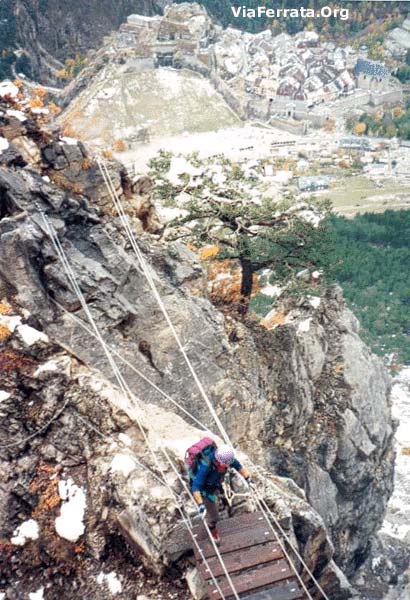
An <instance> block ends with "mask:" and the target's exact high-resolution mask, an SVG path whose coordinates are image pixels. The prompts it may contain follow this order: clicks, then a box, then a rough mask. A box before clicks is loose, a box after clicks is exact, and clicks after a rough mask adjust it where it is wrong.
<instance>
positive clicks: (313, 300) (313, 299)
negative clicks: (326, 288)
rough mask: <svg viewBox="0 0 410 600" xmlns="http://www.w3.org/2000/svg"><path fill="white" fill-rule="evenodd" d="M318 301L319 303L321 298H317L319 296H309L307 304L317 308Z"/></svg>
mask: <svg viewBox="0 0 410 600" xmlns="http://www.w3.org/2000/svg"><path fill="white" fill-rule="evenodd" d="M320 303H321V299H320V298H319V296H310V298H309V304H310V305H311V306H313V308H319V306H320Z"/></svg>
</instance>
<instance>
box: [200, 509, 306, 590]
mask: <svg viewBox="0 0 410 600" xmlns="http://www.w3.org/2000/svg"><path fill="white" fill-rule="evenodd" d="M218 531H219V536H220V538H221V543H220V546H219V552H220V554H221V556H222V558H223V561H224V564H225V567H226V570H227V571H228V573H229V575H230V577H231V579H232V583H233V585H234V587H235V590H236V591H237V593H238V595H239V597H240V598H244V599H245V598H246V599H247V600H302V599H303V600H305V599H306V595H305V594H304V592H303V591H302V590H301V588H300V584H299V582H298V580H297V578H296V577H295V574H294V571H292V569H291V567H290V565H289V563H288V561H287V559H286V558H285V557H284V555H283V552H282V550H281V548H280V545H279V544H278V543H277V542H276V541H275V536H274V534H273V532H272V530H271V529H270V527H268V525H267V523H266V520H265V517H264V516H263V514H262V513H261V512H254V513H245V514H242V515H239V516H237V517H233V518H231V519H225V520H224V521H220V522H219V523H218ZM194 534H196V539H197V542H198V545H199V546H200V548H201V550H202V552H203V553H204V556H205V558H206V560H207V561H208V565H209V568H210V569H211V570H212V573H213V574H214V577H215V579H216V580H217V581H218V584H219V586H220V588H221V591H222V593H223V595H224V597H225V598H226V600H228V599H229V600H231V599H232V598H234V596H233V593H232V588H231V586H230V584H229V582H228V581H227V578H226V576H225V575H224V570H223V568H222V565H221V563H220V561H219V559H218V557H217V556H216V553H215V549H214V547H213V545H212V543H211V541H210V540H209V537H208V534H207V532H206V530H205V527H204V526H203V525H202V524H200V525H197V526H196V527H194ZM194 552H195V558H196V560H197V566H198V570H199V573H200V575H201V577H202V579H203V581H204V582H205V585H206V586H207V598H208V599H209V600H220V598H221V595H220V593H219V592H218V590H217V589H216V587H215V584H214V583H213V581H212V578H211V573H210V572H209V571H208V569H207V567H206V566H205V564H204V563H203V561H202V559H201V557H200V555H199V553H198V550H197V549H196V548H194Z"/></svg>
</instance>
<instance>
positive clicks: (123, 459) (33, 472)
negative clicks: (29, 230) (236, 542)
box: [0, 302, 350, 600]
mask: <svg viewBox="0 0 410 600" xmlns="http://www.w3.org/2000/svg"><path fill="white" fill-rule="evenodd" d="M14 313H15V309H13V307H12V306H11V305H10V304H7V303H4V302H3V303H2V305H1V315H0V323H1V326H2V339H3V344H2V347H1V350H0V364H1V367H2V378H1V385H0V388H1V389H0V394H1V403H2V404H1V411H2V416H3V417H4V418H3V420H2V425H1V426H0V441H1V444H0V446H1V448H0V450H1V456H2V458H0V464H1V467H2V469H1V473H2V476H1V486H0V500H1V502H0V506H1V526H0V538H1V542H0V543H1V546H2V550H3V556H5V558H6V560H7V562H6V563H3V564H2V563H1V561H0V581H1V584H0V585H1V590H2V591H3V592H4V593H6V594H7V596H6V597H7V598H9V597H10V598H23V597H24V593H27V591H29V592H36V591H38V589H41V588H47V595H48V597H49V598H50V599H56V598H58V597H59V596H61V594H62V593H63V594H64V598H68V599H71V598H76V597H78V594H81V595H84V597H90V598H91V597H93V598H94V597H103V596H102V594H103V593H104V592H105V589H104V587H105V586H107V587H108V588H109V589H111V591H112V590H113V588H112V586H115V589H116V593H117V594H118V597H119V598H120V599H121V598H124V599H125V598H130V597H135V595H136V594H138V593H139V592H141V591H143V592H146V591H149V594H150V595H149V597H150V598H161V599H163V600H165V599H168V598H169V599H171V598H176V597H177V598H181V599H184V598H188V597H189V595H188V592H187V590H186V584H185V583H184V581H183V577H184V575H185V574H187V573H190V577H188V576H187V577H188V579H189V581H191V580H192V566H190V561H189V560H188V559H187V557H188V556H189V553H190V550H191V547H192V539H191V537H190V535H189V533H188V531H187V530H186V528H185V527H184V525H183V524H182V521H181V516H180V510H182V511H184V514H185V511H186V514H189V515H190V516H191V517H193V518H194V520H195V518H196V517H195V515H196V510H195V508H194V506H193V504H192V503H191V502H190V499H189V498H188V497H187V496H186V495H185V493H184V490H183V487H182V485H181V483H180V482H179V480H178V478H177V477H176V476H175V473H174V471H173V469H172V467H171V465H170V464H169V463H168V459H167V456H166V455H165V454H164V450H165V451H166V453H167V455H168V457H169V458H170V460H171V461H172V463H173V464H174V465H175V467H177V468H178V469H181V471H182V468H181V467H182V462H183V456H184V452H185V449H186V447H188V446H189V445H191V444H192V443H193V442H194V441H195V440H197V439H198V437H200V436H202V435H203V433H202V432H201V431H200V430H198V429H195V428H193V427H191V426H189V425H188V424H187V423H186V422H185V421H183V420H182V419H181V418H180V417H178V416H177V415H175V414H174V413H171V412H169V411H167V410H164V409H163V408H160V407H158V406H156V405H153V404H147V403H146V402H143V403H142V402H141V401H139V400H137V399H136V398H132V397H127V396H126V395H124V394H123V393H122V392H121V391H120V390H119V389H118V388H115V387H114V386H113V385H112V384H111V383H110V382H109V381H107V380H106V379H105V378H104V377H102V376H101V375H99V374H98V373H96V372H95V371H90V370H89V369H88V368H87V367H85V366H84V365H83V364H81V363H79V362H78V361H77V360H76V359H75V358H73V357H72V356H71V355H69V354H67V353H66V352H64V351H62V350H61V348H58V347H57V346H56V345H54V344H51V343H50V342H49V340H48V338H47V337H46V336H45V335H44V333H42V332H40V331H38V330H37V329H35V328H33V327H32V324H33V323H34V322H35V321H36V319H35V318H33V317H28V321H27V320H26V319H23V318H22V317H21V316H18V315H16V314H14ZM24 321H25V322H24ZM30 323H31V325H30ZM5 329H7V330H8V332H7V333H4V331H5ZM6 424H7V425H6ZM146 441H147V442H148V444H149V447H148V446H147V444H146ZM241 460H242V461H243V462H244V463H248V462H249V461H248V459H247V457H246V456H244V455H241ZM250 468H253V467H250ZM261 475H262V472H256V473H255V480H256V481H257V483H258V487H259V489H260V490H261V491H262V494H263V495H264V497H265V499H266V502H267V504H268V505H269V506H270V507H271V508H272V509H273V510H274V511H275V515H276V517H277V519H278V520H279V522H280V523H281V526H282V527H283V528H284V529H285V530H286V531H287V534H288V536H289V537H290V539H291V540H292V542H293V544H295V545H298V543H299V544H300V548H301V550H302V552H303V555H304V559H305V560H306V562H307V563H308V565H309V567H310V568H311V569H312V570H314V571H315V572H316V574H317V575H318V576H319V575H320V580H321V583H322V585H323V586H325V587H326V589H327V590H328V592H329V593H332V594H334V596H332V597H334V598H347V597H349V590H350V586H349V584H348V583H347V581H346V580H345V578H344V577H343V575H342V573H341V572H340V571H339V570H338V569H337V567H336V566H335V564H334V563H333V561H332V560H331V557H332V553H333V548H332V545H331V543H330V540H329V539H328V537H327V535H326V530H325V528H324V524H323V521H322V519H321V518H320V517H319V515H318V514H317V513H315V511H314V510H312V509H311V507H310V506H309V504H308V503H307V502H306V499H305V497H304V495H303V492H302V491H301V490H300V489H298V488H297V487H296V486H295V484H294V483H293V482H292V481H290V480H287V479H283V478H277V477H273V476H272V475H271V474H269V473H264V479H262V477H261ZM233 489H234V491H236V492H242V494H241V495H240V496H233V498H232V501H231V507H230V509H229V514H230V515H235V514H238V513H239V512H243V511H246V510H251V508H252V503H251V499H250V498H249V500H248V502H245V503H244V499H243V492H244V490H243V487H242V484H241V483H240V482H235V481H234V482H233ZM178 507H179V508H178ZM40 565H41V570H40ZM63 573H64V580H60V578H61V575H62V574H63ZM149 573H151V575H149ZM165 576H166V577H165ZM104 597H105V596H104ZM107 597H108V596H107ZM137 597H138V596H137Z"/></svg>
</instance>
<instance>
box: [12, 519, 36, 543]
mask: <svg viewBox="0 0 410 600" xmlns="http://www.w3.org/2000/svg"><path fill="white" fill-rule="evenodd" d="M38 532H39V528H38V523H37V521H35V520H34V519H29V520H28V521H24V523H22V524H21V525H19V526H18V527H17V529H15V530H14V531H13V537H12V538H11V540H10V541H11V543H12V544H14V545H15V546H24V544H25V543H26V542H27V540H37V539H38Z"/></svg>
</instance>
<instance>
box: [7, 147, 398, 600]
mask: <svg viewBox="0 0 410 600" xmlns="http://www.w3.org/2000/svg"><path fill="white" fill-rule="evenodd" d="M50 143H52V142H50ZM50 159H51V158H50ZM0 193H1V198H2V207H3V208H2V213H1V215H2V217H3V218H2V219H1V220H0V280H1V281H3V282H4V283H6V284H7V286H8V287H9V288H11V289H12V290H13V291H14V292H15V301H16V302H17V303H18V304H19V305H20V306H22V307H24V308H26V309H28V310H29V311H30V312H31V313H32V315H33V317H32V318H33V319H35V322H36V323H37V324H38V325H40V326H41V327H42V328H44V330H45V331H46V332H47V334H48V335H49V337H50V339H52V340H53V341H54V342H55V343H56V344H58V345H60V346H61V347H63V348H66V349H68V350H69V352H70V353H72V354H73V355H74V356H76V357H77V358H78V359H80V360H81V361H82V362H83V363H84V364H86V365H88V366H89V367H92V368H95V369H97V370H99V371H100V372H102V373H105V375H106V376H107V377H111V370H110V366H109V364H108V363H107V359H106V356H105V354H104V352H103V350H102V348H101V347H100V346H99V344H98V343H96V340H95V338H94V337H93V336H92V335H90V333H89V332H87V331H86V330H85V329H84V327H83V326H81V321H80V322H79V321H78V319H81V320H82V321H83V322H84V323H86V317H85V315H83V314H82V311H81V310H80V305H79V303H78V300H77V298H76V296H75V295H74V294H73V292H72V290H71V289H70V286H69V285H68V282H67V279H66V276H65V274H64V271H63V269H62V267H61V264H60V263H59V262H58V260H57V256H56V253H55V250H54V248H53V246H52V244H51V242H50V240H49V239H48V237H47V235H46V232H45V229H44V225H43V223H42V221H41V217H40V215H39V213H38V209H39V208H42V210H44V211H45V212H47V214H48V215H49V217H50V219H51V220H52V222H53V223H54V226H55V228H56V230H57V231H58V235H59V238H60V241H61V243H62V245H63V247H64V249H65V252H66V253H67V256H68V260H69V262H70V264H71V266H72V268H73V269H74V271H75V273H76V275H77V278H78V283H79V285H80V287H81V289H82V291H83V293H84V295H85V297H86V299H87V301H88V303H89V307H90V310H91V313H92V315H93V317H94V319H95V321H96V323H97V325H98V328H99V330H100V332H101V334H102V336H103V338H104V339H105V340H106V342H107V343H108V344H109V345H110V346H111V347H112V348H113V349H115V351H116V352H117V353H118V354H119V355H120V357H121V359H119V360H120V362H121V369H122V373H123V375H124V377H125V378H126V380H127V382H128V384H129V386H130V388H131V390H132V391H133V392H134V393H135V394H136V395H137V396H138V397H140V398H141V399H142V400H143V401H144V402H145V403H150V404H153V405H155V406H157V407H159V409H164V410H169V409H170V400H169V399H166V398H165V397H164V396H163V395H161V394H159V393H158V391H156V390H155V389H153V387H152V386H151V385H149V384H148V383H147V380H146V379H144V377H145V378H148V379H150V380H151V381H152V382H154V383H155V384H156V385H157V386H159V387H160V388H161V389H162V390H164V391H165V392H166V393H167V394H169V395H170V396H172V397H173V398H175V399H176V400H177V401H178V402H179V403H180V404H181V405H182V406H183V407H184V408H185V409H186V410H189V411H190V412H191V413H192V414H193V415H194V417H195V418H196V419H198V420H200V421H201V422H203V423H205V424H206V425H208V426H210V427H212V428H214V424H213V422H212V419H211V417H210V415H209V411H208V409H207V407H206V406H205V403H204V401H203V399H202V398H201V396H200V394H199V392H198V390H197V389H196V388H195V386H194V385H193V382H192V379H191V378H190V376H189V372H188V370H187V367H186V365H185V363H184V360H183V357H182V355H181V353H180V352H179V351H178V349H177V346H176V344H175V341H174V339H173V337H172V335H171V334H170V331H169V329H168V326H167V325H166V323H165V321H164V318H163V316H162V314H161V312H160V310H159V308H158V306H157V304H156V302H155V300H154V299H153V297H152V294H151V292H150V290H149V288H148V286H147V283H146V281H145V278H144V277H143V275H142V273H141V270H140V267H139V265H138V263H137V261H136V259H135V257H134V256H133V254H132V253H131V251H130V250H129V248H128V244H127V242H126V240H125V239H124V236H123V233H122V231H121V229H120V226H119V223H118V221H117V220H116V219H113V218H111V217H108V216H104V215H102V214H100V215H99V216H97V214H96V212H95V211H94V210H92V209H90V205H89V201H88V200H87V198H86V197H85V196H82V195H79V194H76V193H75V192H70V191H69V190H67V188H66V189H65V190H63V189H59V188H56V187H55V186H54V185H52V184H49V183H47V182H45V181H44V180H43V179H42V178H41V177H40V176H39V175H38V174H36V173H34V172H30V171H28V170H26V171H23V172H16V171H10V170H9V169H7V168H3V169H2V170H0ZM132 223H134V225H135V226H136V227H138V240H139V243H140V245H141V248H142V251H143V253H144V255H145V257H146V260H147V261H148V263H149V264H150V265H151V269H152V275H153V277H154V279H155V281H156V284H157V286H158V289H159V292H160V294H161V296H162V298H163V301H164V303H165V306H166V308H167V310H168V311H169V314H170V316H171V319H172V321H173V323H174V325H175V327H176V329H177V331H178V333H179V335H180V336H181V339H182V342H183V344H184V347H185V349H186V351H187V353H188V354H189V356H190V358H191V360H192V362H193V364H194V367H195V369H196V370H197V373H198V376H199V377H200V379H201V381H202V383H203V384H204V387H205V389H206V390H207V392H208V394H209V397H210V399H211V401H212V403H213V405H214V406H215V408H216V411H217V413H218V415H219V417H220V419H221V420H222V422H223V423H224V425H225V427H226V428H227V430H228V432H229V434H230V436H231V437H232V440H233V441H234V443H235V444H237V445H238V446H239V447H240V448H241V449H242V450H244V451H247V452H248V454H249V455H250V457H251V458H252V459H253V460H254V461H255V462H258V463H259V464H261V465H264V466H265V468H267V469H269V470H270V471H276V472H277V473H278V475H281V476H285V477H290V478H291V479H293V480H294V481H295V482H296V484H297V485H298V486H299V488H302V489H303V490H305V492H306V495H307V498H308V500H309V502H310V504H311V505H312V507H313V508H314V509H315V511H317V512H316V513H315V512H312V516H311V518H310V520H309V523H306V522H305V521H304V520H303V518H302V513H303V510H304V509H303V510H302V509H301V510H302V513H300V512H299V509H296V508H295V509H294V510H293V509H291V517H292V520H293V523H294V528H295V533H296V536H297V538H298V540H299V542H300V544H301V546H302V547H303V548H304V552H305V553H306V556H307V557H309V560H313V561H317V563H316V562H314V564H318V563H320V562H321V561H322V560H324V556H326V564H327V566H326V568H325V569H324V571H323V573H322V575H321V577H322V578H323V580H324V581H326V585H328V586H329V589H330V588H331V587H332V586H333V587H334V593H333V595H332V598H334V599H335V600H336V599H338V598H344V597H347V596H346V595H348V591H346V590H347V588H346V590H345V591H342V588H343V587H345V583H342V579H343V578H341V576H339V575H340V573H339V571H338V568H337V567H336V566H335V564H334V563H332V562H331V560H330V559H331V558H332V556H333V549H332V546H331V544H329V543H328V542H326V544H325V546H323V545H321V544H320V543H319V542H318V539H319V538H320V536H322V539H323V540H325V539H326V535H327V534H326V531H325V530H324V529H323V523H322V520H321V518H320V517H319V514H320V515H321V517H322V519H323V521H324V523H325V524H326V527H327V531H328V533H329V535H330V538H331V541H332V543H333V545H334V559H335V561H336V563H337V565H338V566H339V567H340V568H341V569H342V570H344V571H345V572H346V573H347V574H351V573H353V572H354V570H355V568H356V567H357V565H358V564H359V563H360V561H361V560H362V557H364V556H365V554H366V550H367V547H368V543H369V540H370V538H371V536H372V534H373V533H374V531H375V530H376V529H377V527H378V526H379V525H380V523H381V520H382V517H383V513H384V509H385V506H386V503H387V500H388V498H389V496H390V494H391V490H392V486H393V459H394V452H393V443H392V434H393V424H392V420H391V416H390V406H389V403H388V391H389V378H388V376H387V373H386V371H385V369H384V368H383V366H382V364H381V362H380V361H379V359H377V358H375V357H374V356H373V355H371V354H370V352H369V351H368V349H367V348H366V346H365V345H364V344H363V342H362V341H361V340H360V338H359V336H358V334H357V329H358V325H357V321H356V320H355V319H354V317H353V316H352V315H351V313H350V312H349V311H348V310H347V309H346V307H345V305H344V302H343V298H342V295H341V292H340V290H339V289H338V288H332V289H330V290H329V291H328V293H327V295H326V296H325V297H324V298H322V300H321V303H320V306H319V307H317V308H313V307H312V305H311V304H310V303H309V302H306V303H304V302H303V301H300V302H299V305H298V306H297V307H293V308H292V309H290V310H289V311H288V314H287V318H286V322H285V324H283V325H281V326H279V327H277V328H276V329H274V330H273V331H266V330H264V329H263V328H261V326H260V325H259V324H257V323H255V322H253V321H252V320H249V321H248V322H240V321H237V320H236V319H234V318H233V317H230V316H227V315H223V314H222V313H220V312H219V311H218V310H216V308H215V307H214V306H213V305H212V304H211V303H210V302H209V300H208V298H207V297H206V292H205V290H206V281H205V277H204V274H203V271H202V268H201V265H200V264H199V262H198V260H197V258H196V255H194V254H193V253H192V252H191V251H190V250H188V249H187V248H185V247H183V246H181V245H180V244H177V243H175V244H165V243H162V242H160V241H158V240H156V239H154V238H153V237H152V236H148V235H144V234H143V233H142V232H141V226H140V223H139V221H138V222H136V221H132ZM11 265H13V267H14V268H13V270H11V268H10V266H11ZM86 324H87V326H88V327H89V324H88V323H86ZM142 348H144V349H145V350H144V351H142V350H141V349H142ZM141 375H142V376H141ZM112 380H113V378H112ZM174 410H175V411H176V412H177V413H178V414H179V415H180V416H183V415H184V413H183V412H182V411H181V410H180V409H177V408H174ZM184 418H186V420H187V423H190V424H192V420H190V418H189V417H188V416H186V415H185V416H184ZM187 427H188V425H187ZM295 489H298V488H297V487H296V486H295ZM314 515H316V517H314ZM135 518H137V521H135ZM312 519H313V521H312ZM315 519H316V525H315V526H313V522H314V521H315ZM120 522H121V523H122V524H123V527H124V528H126V529H128V530H134V529H135V523H138V515H137V516H136V515H131V516H130V515H125V516H124V515H123V517H121V518H120ZM133 523H134V525H133ZM298 523H299V525H298ZM124 524H125V525H124ZM312 528H313V529H312ZM313 530H315V531H316V534H315V536H313V537H312V535H313V534H312V531H313ZM319 534H320V535H319ZM141 535H142V537H144V536H143V534H141V533H139V534H135V536H134V538H133V539H134V541H135V539H140V538H141ZM138 536H139V537H138ZM317 536H319V538H318V537H317ZM131 537H132V536H131ZM313 539H315V540H316V541H315V542H313ZM309 540H310V541H309ZM323 543H325V542H323ZM140 544H142V545H143V542H141V540H140ZM154 546H155V544H154ZM150 547H151V546H150ZM150 553H151V555H152V556H156V555H155V552H154V550H152V548H151V550H150ZM155 560H157V559H155ZM329 561H330V562H329ZM331 581H332V582H333V583H332V584H331ZM346 585H347V584H346Z"/></svg>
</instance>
